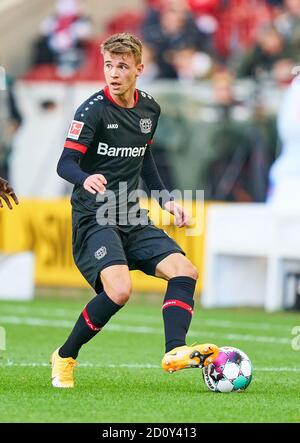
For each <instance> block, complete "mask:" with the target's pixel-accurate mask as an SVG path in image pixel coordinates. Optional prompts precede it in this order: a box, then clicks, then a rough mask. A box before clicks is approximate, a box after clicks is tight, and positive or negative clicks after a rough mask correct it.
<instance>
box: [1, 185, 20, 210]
mask: <svg viewBox="0 0 300 443" xmlns="http://www.w3.org/2000/svg"><path fill="white" fill-rule="evenodd" d="M8 197H11V198H12V199H13V201H14V202H15V204H16V205H18V204H19V200H18V197H17V196H16V194H15V192H14V190H13V188H12V187H11V186H10V184H9V183H8V181H7V180H4V178H1V177H0V208H3V203H2V200H4V201H5V203H6V204H7V206H8V207H9V209H12V208H13V207H12V204H11V202H10V200H9V198H8Z"/></svg>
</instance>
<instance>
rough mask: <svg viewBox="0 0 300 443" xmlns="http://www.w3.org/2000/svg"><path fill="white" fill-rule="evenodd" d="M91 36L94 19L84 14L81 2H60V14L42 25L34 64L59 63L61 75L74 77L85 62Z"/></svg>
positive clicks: (72, 0)
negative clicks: (87, 43)
mask: <svg viewBox="0 0 300 443" xmlns="http://www.w3.org/2000/svg"><path fill="white" fill-rule="evenodd" d="M90 35H91V24H90V20H89V19H88V18H87V17H85V16H83V15H82V13H81V9H80V6H79V3H78V1H77V0H57V2H56V13H55V14H54V15H52V16H50V17H48V18H46V19H45V20H44V21H43V22H42V24H41V37H40V38H39V39H38V41H37V42H36V45H35V47H34V54H33V64H34V65H41V64H55V65H56V66H57V68H58V71H59V75H61V76H66V77H67V76H71V75H73V74H74V72H75V71H76V70H77V69H78V68H79V67H80V66H81V64H82V63H83V61H84V56H85V53H84V52H85V51H84V49H85V42H86V41H88V39H89V38H90Z"/></svg>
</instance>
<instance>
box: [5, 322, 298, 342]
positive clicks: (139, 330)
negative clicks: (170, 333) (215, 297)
mask: <svg viewBox="0 0 300 443" xmlns="http://www.w3.org/2000/svg"><path fill="white" fill-rule="evenodd" d="M1 324H15V325H27V326H35V327H50V328H68V329H69V328H73V326H74V321H69V320H49V319H41V318H35V317H16V316H1V317H0V325H1ZM105 331H109V332H128V333H133V334H159V335H160V334H162V332H163V330H162V328H161V329H159V328H151V327H147V326H128V325H120V324H119V325H118V324H108V325H107V326H105ZM188 335H189V337H201V336H203V332H201V333H200V332H195V331H193V330H191V331H190V332H189V334H188ZM205 336H207V337H212V338H218V339H219V338H220V337H222V338H224V339H227V340H236V341H246V342H256V343H268V344H275V345H278V344H290V343H291V338H285V337H272V336H257V335H250V334H223V333H218V332H210V331H205Z"/></svg>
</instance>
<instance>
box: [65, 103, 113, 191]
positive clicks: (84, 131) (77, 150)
mask: <svg viewBox="0 0 300 443" xmlns="http://www.w3.org/2000/svg"><path fill="white" fill-rule="evenodd" d="M96 127H97V113H96V112H92V111H90V112H88V113H87V112H83V111H82V107H80V108H79V109H78V110H77V112H76V114H75V117H74V120H73V121H72V123H71V126H70V129H69V132H68V136H67V139H66V142H65V146H64V150H63V152H62V154H61V157H60V159H59V161H58V164H57V173H58V175H59V176H60V177H62V178H63V179H65V180H67V181H68V182H70V183H72V184H74V185H75V184H78V185H82V186H83V187H84V189H85V190H86V191H88V192H90V193H91V194H96V193H97V192H100V193H104V192H105V189H106V188H105V185H106V184H107V182H106V179H105V177H104V176H103V175H102V174H92V175H90V174H88V173H87V172H85V171H83V170H82V169H81V167H80V160H81V158H82V157H83V156H84V155H85V153H86V152H87V150H88V148H89V146H90V145H91V143H92V141H93V138H94V135H95V131H96Z"/></svg>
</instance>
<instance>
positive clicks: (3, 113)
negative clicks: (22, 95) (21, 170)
mask: <svg viewBox="0 0 300 443" xmlns="http://www.w3.org/2000/svg"><path fill="white" fill-rule="evenodd" d="M21 123H22V117H21V114H20V111H19V109H18V105H17V103H16V100H15V95H14V83H13V80H12V78H11V77H8V76H7V78H6V90H5V91H1V92H0V135H1V136H0V176H1V177H4V178H8V175H9V171H8V169H9V157H10V153H11V144H12V139H13V137H14V135H15V134H16V132H17V130H18V129H19V127H20V125H21Z"/></svg>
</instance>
